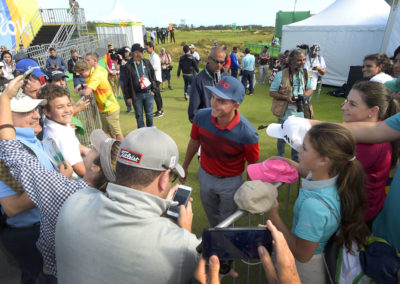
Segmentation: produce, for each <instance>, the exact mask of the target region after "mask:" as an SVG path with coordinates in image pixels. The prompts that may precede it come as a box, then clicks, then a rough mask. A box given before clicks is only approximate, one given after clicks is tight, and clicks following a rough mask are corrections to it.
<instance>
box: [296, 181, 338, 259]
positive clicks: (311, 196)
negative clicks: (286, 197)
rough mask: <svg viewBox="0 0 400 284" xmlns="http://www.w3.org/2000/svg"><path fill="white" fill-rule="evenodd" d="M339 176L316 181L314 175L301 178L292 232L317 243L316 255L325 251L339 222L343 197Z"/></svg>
mask: <svg viewBox="0 0 400 284" xmlns="http://www.w3.org/2000/svg"><path fill="white" fill-rule="evenodd" d="M336 182H337V176H336V177H333V178H330V179H327V180H319V181H313V180H311V174H309V175H308V176H307V178H305V179H302V188H301V189H300V192H299V196H298V197H297V199H296V202H295V204H294V208H293V223H292V233H293V234H294V235H296V236H297V237H299V238H301V239H303V240H307V241H310V242H318V243H319V245H318V246H317V248H316V250H315V252H314V254H319V253H321V251H323V250H324V249H325V246H326V244H327V243H328V240H329V239H330V237H331V236H332V235H333V234H334V233H335V232H336V231H337V230H338V228H339V223H340V219H341V216H340V206H341V204H340V197H339V194H338V192H337V185H336Z"/></svg>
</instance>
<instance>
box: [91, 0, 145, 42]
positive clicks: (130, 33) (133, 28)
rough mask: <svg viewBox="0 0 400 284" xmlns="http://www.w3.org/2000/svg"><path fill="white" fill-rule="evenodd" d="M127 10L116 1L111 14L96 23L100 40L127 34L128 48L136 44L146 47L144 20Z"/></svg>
mask: <svg viewBox="0 0 400 284" xmlns="http://www.w3.org/2000/svg"><path fill="white" fill-rule="evenodd" d="M126 10H127V9H124V8H123V7H122V6H121V4H120V3H119V0H115V3H114V7H113V8H112V10H111V12H110V13H109V14H108V15H106V16H104V17H102V18H100V19H99V20H98V21H96V32H97V35H98V36H99V39H103V38H106V37H107V36H109V35H115V34H126V36H127V45H128V46H132V45H133V44H134V43H139V44H140V45H141V46H144V45H143V30H142V20H141V19H139V18H136V17H134V16H132V15H130V14H129V13H128V12H126ZM114 45H116V43H114ZM117 47H121V46H117Z"/></svg>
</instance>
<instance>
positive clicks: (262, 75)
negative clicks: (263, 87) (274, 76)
mask: <svg viewBox="0 0 400 284" xmlns="http://www.w3.org/2000/svg"><path fill="white" fill-rule="evenodd" d="M268 68H269V66H268V64H265V65H260V66H259V67H258V84H264V83H265V79H266V78H267V75H268Z"/></svg>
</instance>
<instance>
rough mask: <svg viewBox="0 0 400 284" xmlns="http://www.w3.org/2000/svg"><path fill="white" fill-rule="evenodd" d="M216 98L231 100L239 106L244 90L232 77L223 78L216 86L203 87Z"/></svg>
mask: <svg viewBox="0 0 400 284" xmlns="http://www.w3.org/2000/svg"><path fill="white" fill-rule="evenodd" d="M205 87H206V88H207V89H209V90H210V91H211V92H212V93H213V94H215V95H216V96H218V97H220V98H223V99H225V100H233V101H235V102H238V103H239V104H241V103H242V102H243V99H244V94H245V89H244V87H243V84H242V83H241V82H240V81H239V80H238V79H236V78H235V77H232V76H224V77H222V79H221V80H220V81H219V82H218V84H217V85H216V86H205Z"/></svg>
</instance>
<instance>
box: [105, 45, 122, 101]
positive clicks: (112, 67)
mask: <svg viewBox="0 0 400 284" xmlns="http://www.w3.org/2000/svg"><path fill="white" fill-rule="evenodd" d="M107 46H108V52H107V53H106V55H104V63H105V64H106V68H107V72H108V81H110V84H111V88H112V90H113V93H114V95H115V97H116V98H120V96H121V94H120V85H119V65H118V63H117V60H118V55H117V51H116V50H115V48H114V46H113V44H112V43H109V44H108V45H107Z"/></svg>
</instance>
